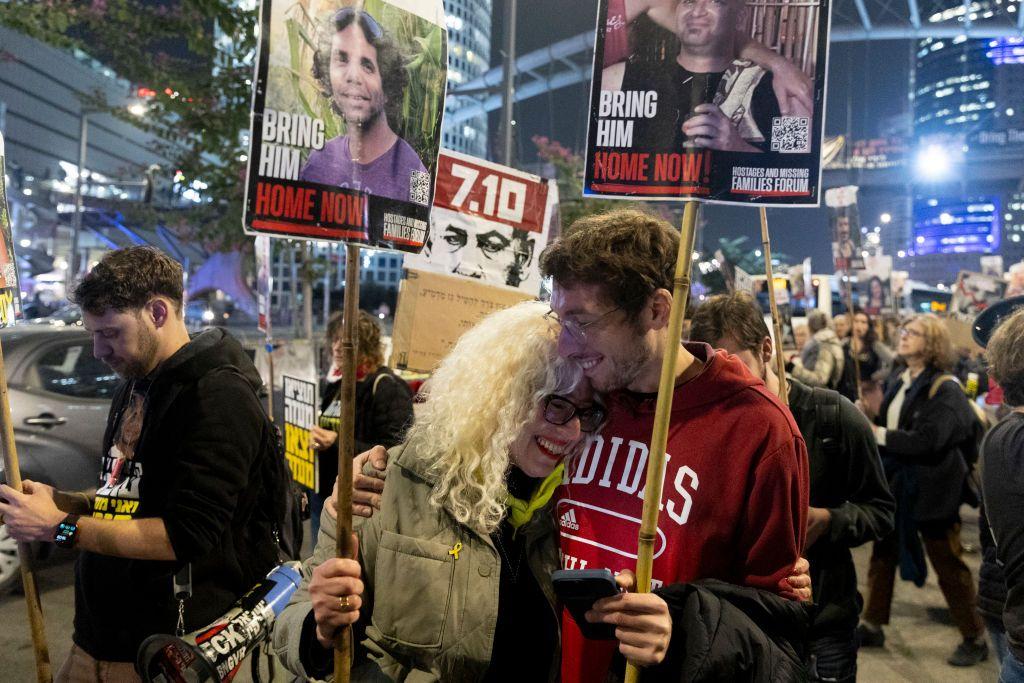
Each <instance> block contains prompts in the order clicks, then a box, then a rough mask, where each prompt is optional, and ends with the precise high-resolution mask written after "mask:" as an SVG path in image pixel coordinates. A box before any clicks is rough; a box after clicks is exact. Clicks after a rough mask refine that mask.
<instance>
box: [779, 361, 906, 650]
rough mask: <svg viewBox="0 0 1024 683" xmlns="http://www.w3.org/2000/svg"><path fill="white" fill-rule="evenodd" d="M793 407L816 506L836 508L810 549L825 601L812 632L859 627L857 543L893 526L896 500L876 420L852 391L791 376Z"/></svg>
mask: <svg viewBox="0 0 1024 683" xmlns="http://www.w3.org/2000/svg"><path fill="white" fill-rule="evenodd" d="M789 409H790V411H792V413H793V419H794V420H796V423H797V426H799V427H800V433H801V434H803V436H804V440H805V441H806V443H807V455H808V461H809V464H810V471H811V496H810V503H811V506H812V507H816V508H826V509H828V511H829V512H831V513H832V524H831V527H830V529H829V531H828V533H827V534H825V535H823V536H821V537H820V538H819V539H818V540H817V542H815V544H814V545H812V546H811V547H810V548H809V549H808V550H807V559H808V561H810V563H811V583H812V588H813V594H814V600H815V601H816V602H817V604H818V606H819V608H820V609H819V612H818V614H817V616H816V617H815V619H814V626H813V629H812V637H816V636H819V635H824V634H827V633H829V632H833V631H837V630H838V631H852V630H853V629H854V628H856V626H857V619H858V615H859V614H860V608H861V599H860V595H859V594H858V593H857V573H856V570H855V569H854V566H853V556H852V555H851V554H850V548H854V547H856V546H859V545H862V544H864V543H867V542H868V541H874V540H878V539H880V538H882V537H884V536H885V535H887V534H888V533H889V532H891V531H892V528H893V515H894V513H895V510H896V502H895V501H894V500H893V497H892V493H890V491H889V485H888V483H887V482H886V479H885V474H884V472H883V471H882V463H881V460H880V459H879V456H878V447H877V446H876V444H875V437H874V434H872V433H871V425H870V423H868V421H867V419H866V418H865V417H864V416H863V415H862V414H861V412H860V411H859V410H857V408H856V407H854V405H853V404H852V403H850V401H849V400H848V399H846V398H844V397H843V396H840V395H839V394H838V393H837V392H835V391H832V390H830V389H822V388H814V389H811V388H810V387H808V386H806V385H805V384H801V383H800V382H798V381H795V380H790V382H789Z"/></svg>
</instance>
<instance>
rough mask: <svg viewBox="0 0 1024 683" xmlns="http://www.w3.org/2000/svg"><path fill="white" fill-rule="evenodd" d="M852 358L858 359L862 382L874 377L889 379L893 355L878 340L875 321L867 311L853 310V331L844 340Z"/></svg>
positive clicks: (844, 344)
mask: <svg viewBox="0 0 1024 683" xmlns="http://www.w3.org/2000/svg"><path fill="white" fill-rule="evenodd" d="M843 346H845V347H846V349H847V351H848V352H849V357H850V358H856V359H857V361H858V364H859V367H860V379H861V382H863V381H864V380H869V379H871V378H873V377H888V376H889V372H890V371H891V370H892V360H893V353H892V351H890V350H889V347H887V346H886V345H885V344H883V343H882V342H881V341H879V339H878V331H877V329H876V328H875V321H874V320H872V319H871V316H870V315H868V313H867V311H864V310H863V309H860V308H854V309H853V330H852V333H851V334H850V336H849V337H847V338H846V339H844V340H843Z"/></svg>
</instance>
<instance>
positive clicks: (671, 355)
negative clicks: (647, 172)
mask: <svg viewBox="0 0 1024 683" xmlns="http://www.w3.org/2000/svg"><path fill="white" fill-rule="evenodd" d="M697 207H698V203H697V202H695V201H688V202H686V208H685V210H684V211H683V225H682V233H681V235H680V237H679V253H678V255H677V256H676V270H675V278H674V280H673V288H672V310H671V312H670V313H669V319H668V339H669V344H668V346H667V347H666V349H665V357H664V358H663V359H662V361H661V379H660V381H659V383H658V403H657V406H656V407H655V409H654V433H653V434H652V435H651V453H650V456H649V458H648V460H647V485H646V489H645V490H646V493H645V494H644V511H643V519H642V521H641V523H640V537H639V547H638V549H637V558H636V591H637V592H638V593H649V592H650V591H651V574H652V572H653V569H654V540H655V538H657V534H658V508H659V507H660V504H661V492H662V488H663V484H664V478H665V447H666V445H667V444H668V426H669V420H670V419H671V417H672V393H673V392H674V390H675V385H676V360H677V359H678V357H679V347H680V344H681V341H680V340H681V337H682V333H683V320H684V319H685V317H686V304H687V300H688V299H689V296H690V263H691V262H692V260H693V242H694V234H695V232H696V230H695V228H696V223H697ZM639 676H640V670H639V669H638V668H637V667H636V666H634V665H633V664H627V666H626V683H636V682H637V681H638V680H639Z"/></svg>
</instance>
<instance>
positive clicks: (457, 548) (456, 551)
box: [448, 541, 462, 560]
mask: <svg viewBox="0 0 1024 683" xmlns="http://www.w3.org/2000/svg"><path fill="white" fill-rule="evenodd" d="M461 552H462V541H459V542H458V543H456V544H455V545H453V546H452V549H451V550H449V551H448V554H449V555H451V556H452V557H454V558H455V559H456V560H457V559H459V553H461Z"/></svg>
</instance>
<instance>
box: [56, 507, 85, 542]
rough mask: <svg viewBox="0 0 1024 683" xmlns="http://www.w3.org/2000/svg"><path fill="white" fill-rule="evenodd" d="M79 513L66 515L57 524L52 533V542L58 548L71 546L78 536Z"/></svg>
mask: <svg viewBox="0 0 1024 683" xmlns="http://www.w3.org/2000/svg"><path fill="white" fill-rule="evenodd" d="M79 517H80V515H68V516H67V517H65V518H64V519H63V520H61V523H60V524H58V525H57V531H56V532H54V534H53V542H54V543H55V544H56V545H57V547H58V548H73V547H74V546H75V538H76V537H77V536H78V518H79Z"/></svg>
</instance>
